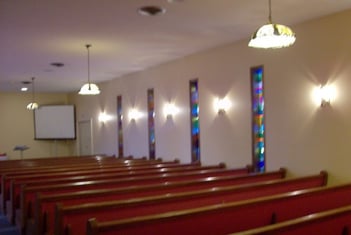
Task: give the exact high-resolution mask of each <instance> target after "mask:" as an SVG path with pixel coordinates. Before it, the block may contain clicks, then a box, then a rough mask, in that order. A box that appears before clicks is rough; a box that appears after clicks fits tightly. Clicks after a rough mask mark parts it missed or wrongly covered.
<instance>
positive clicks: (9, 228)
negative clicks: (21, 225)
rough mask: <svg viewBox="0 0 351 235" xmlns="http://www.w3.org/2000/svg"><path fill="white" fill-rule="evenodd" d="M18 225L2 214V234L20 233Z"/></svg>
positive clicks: (0, 219)
mask: <svg viewBox="0 0 351 235" xmlns="http://www.w3.org/2000/svg"><path fill="white" fill-rule="evenodd" d="M19 234H20V233H19V231H17V229H16V227H15V226H13V225H11V224H10V223H9V222H8V221H7V219H6V217H5V216H4V215H0V235H19Z"/></svg>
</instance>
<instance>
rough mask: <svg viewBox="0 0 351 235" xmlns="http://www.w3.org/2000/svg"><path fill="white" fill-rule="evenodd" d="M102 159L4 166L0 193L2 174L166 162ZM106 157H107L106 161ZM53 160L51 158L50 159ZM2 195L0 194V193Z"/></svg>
mask: <svg viewBox="0 0 351 235" xmlns="http://www.w3.org/2000/svg"><path fill="white" fill-rule="evenodd" d="M103 159H104V161H101V160H96V161H93V162H92V161H88V162H87V161H86V160H85V159H84V158H79V159H78V160H76V161H75V162H72V163H68V162H66V163H65V164H61V165H60V164H58V163H57V164H56V163H51V166H32V165H28V166H27V165H26V167H18V168H4V169H1V170H0V172H1V175H0V177H1V187H0V189H1V191H0V193H1V194H2V193H3V192H4V187H5V186H4V185H5V183H4V181H5V179H3V176H4V175H6V176H20V175H28V174H38V173H40V172H41V173H44V172H66V171H68V170H74V169H83V168H86V169H95V168H97V167H101V166H104V167H113V166H115V165H120V166H141V165H150V164H159V163H163V164H167V162H162V161H161V160H160V159H158V160H136V159H133V160H121V159H116V158H112V157H104V158H103ZM106 159H109V160H108V161H106ZM51 160H53V159H51ZM175 162H177V163H179V161H178V160H175ZM1 196H2V195H1Z"/></svg>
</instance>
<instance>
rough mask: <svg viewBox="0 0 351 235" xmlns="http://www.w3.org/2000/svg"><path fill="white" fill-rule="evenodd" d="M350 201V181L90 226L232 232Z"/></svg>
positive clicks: (111, 230)
mask: <svg viewBox="0 0 351 235" xmlns="http://www.w3.org/2000/svg"><path fill="white" fill-rule="evenodd" d="M350 203H351V184H346V185H339V186H334V187H326V188H321V189H308V190H301V191H294V192H290V193H285V194H279V195H273V196H267V197H260V198H256V199H249V200H245V201H239V202H234V203H220V204H214V205H211V206H205V207H196V208H192V209H189V210H176V208H174V209H175V210H174V211H172V212H168V213H160V214H153V215H148V216H140V217H134V218H128V219H122V220H111V221H104V222H99V221H98V220H95V221H94V220H90V221H89V222H88V225H87V226H88V227H87V228H88V234H89V235H93V234H94V235H96V234H99V235H108V234H124V235H128V234H133V235H137V234H153V235H158V234H168V235H172V234H196V233H197V232H198V231H199V230H198V229H199V228H201V232H202V234H229V233H232V232H239V231H244V230H247V229H251V228H257V227H261V226H265V225H268V224H271V223H276V222H282V221H287V220H291V219H294V218H298V217H301V216H305V215H309V214H312V213H318V212H321V211H325V210H331V209H335V208H338V207H343V206H348V205H350ZM214 221H215V222H214ZM312 234H313V233H312Z"/></svg>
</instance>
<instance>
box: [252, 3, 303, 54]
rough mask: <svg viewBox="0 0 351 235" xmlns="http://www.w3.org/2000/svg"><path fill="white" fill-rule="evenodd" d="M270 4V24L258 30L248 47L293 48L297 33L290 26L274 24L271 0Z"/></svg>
mask: <svg viewBox="0 0 351 235" xmlns="http://www.w3.org/2000/svg"><path fill="white" fill-rule="evenodd" d="M268 4H269V17H268V24H265V25H263V26H262V27H260V28H259V29H257V30H256V32H255V33H254V34H253V35H252V37H251V40H250V42H249V45H248V46H249V47H254V48H265V49H273V48H282V47H289V46H291V45H292V44H294V42H295V40H296V37H295V33H294V32H293V31H292V30H291V29H290V28H289V27H288V26H285V25H281V24H274V23H272V9H271V0H268Z"/></svg>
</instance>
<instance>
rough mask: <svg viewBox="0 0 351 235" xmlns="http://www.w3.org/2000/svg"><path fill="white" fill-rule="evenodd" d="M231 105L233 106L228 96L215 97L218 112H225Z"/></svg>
mask: <svg viewBox="0 0 351 235" xmlns="http://www.w3.org/2000/svg"><path fill="white" fill-rule="evenodd" d="M231 106H232V103H231V102H230V100H229V99H228V98H223V99H220V98H217V99H215V102H214V107H215V110H216V112H217V113H218V114H225V113H226V112H227V111H228V110H229V108H230V107H231Z"/></svg>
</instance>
